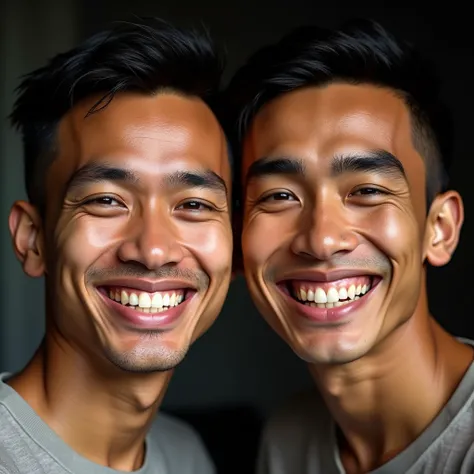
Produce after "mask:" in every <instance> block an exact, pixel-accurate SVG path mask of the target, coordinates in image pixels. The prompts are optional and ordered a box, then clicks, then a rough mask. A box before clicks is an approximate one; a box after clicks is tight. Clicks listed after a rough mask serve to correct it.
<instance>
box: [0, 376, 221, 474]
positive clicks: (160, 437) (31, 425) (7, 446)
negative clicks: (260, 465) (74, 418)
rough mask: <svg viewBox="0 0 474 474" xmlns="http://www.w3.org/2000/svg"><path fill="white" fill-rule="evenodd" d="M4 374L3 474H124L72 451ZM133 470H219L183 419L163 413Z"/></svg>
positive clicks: (152, 473) (150, 473) (167, 473)
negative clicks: (143, 454) (139, 462)
mask: <svg viewBox="0 0 474 474" xmlns="http://www.w3.org/2000/svg"><path fill="white" fill-rule="evenodd" d="M7 376H8V374H0V474H123V471H117V470H115V469H110V468H108V467H104V466H100V465H98V464H95V463H93V462H91V461H89V460H87V459H85V458H84V457H82V456H80V455H79V454H77V453H76V452H75V451H73V450H72V449H71V448H70V447H69V446H68V445H67V444H66V443H64V442H63V441H62V440H61V439H60V438H59V437H58V435H56V433H55V432H54V431H53V430H51V429H50V428H49V427H48V425H47V424H46V423H44V422H43V421H42V420H41V418H40V417H39V416H38V415H37V414H36V413H35V412H34V411H33V409H32V408H31V407H30V405H28V404H27V403H26V401H25V400H24V399H23V398H22V397H20V395H18V393H17V392H16V391H15V390H13V389H12V388H11V387H10V386H9V385H6V384H5V383H4V380H5V379H6V378H7ZM134 474H215V470H214V466H213V464H212V462H211V460H210V458H209V456H208V454H207V452H206V450H205V448H204V445H203V443H202V441H201V439H200V438H199V436H198V435H197V433H196V432H195V431H193V429H192V428H191V427H190V426H188V425H187V424H185V423H184V422H182V421H179V420H177V419H175V418H172V417H170V416H168V415H164V414H162V413H160V414H159V415H158V417H157V419H156V421H155V423H154V424H153V426H152V428H151V430H150V432H149V434H148V436H147V438H146V456H145V462H144V464H143V466H142V467H141V468H140V469H139V470H138V471H134Z"/></svg>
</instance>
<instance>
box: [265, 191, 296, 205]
mask: <svg viewBox="0 0 474 474" xmlns="http://www.w3.org/2000/svg"><path fill="white" fill-rule="evenodd" d="M277 194H288V196H290V197H291V198H292V199H280V200H279V201H291V200H294V201H296V200H297V197H296V196H295V194H294V193H292V192H291V191H288V190H286V189H282V190H278V191H277V190H272V191H267V192H266V193H264V194H263V196H261V197H260V198H259V199H258V200H257V202H259V203H260V202H268V201H269V200H270V198H271V197H273V196H275V195H277ZM275 201H277V200H276V199H275Z"/></svg>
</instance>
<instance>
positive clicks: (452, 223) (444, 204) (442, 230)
mask: <svg viewBox="0 0 474 474" xmlns="http://www.w3.org/2000/svg"><path fill="white" fill-rule="evenodd" d="M463 222H464V206H463V202H462V198H461V196H460V195H459V193H457V192H456V191H448V192H446V193H443V194H440V195H438V196H437V197H436V198H435V200H434V201H433V204H432V205H431V208H430V212H429V214H428V220H427V226H426V232H425V249H424V253H425V258H426V259H427V260H428V262H429V263H430V264H431V265H433V266H436V267H441V266H443V265H446V264H447V263H448V262H449V261H450V260H451V257H452V255H453V253H454V251H455V250H456V247H457V245H458V242H459V234H460V232H461V227H462V224H463Z"/></svg>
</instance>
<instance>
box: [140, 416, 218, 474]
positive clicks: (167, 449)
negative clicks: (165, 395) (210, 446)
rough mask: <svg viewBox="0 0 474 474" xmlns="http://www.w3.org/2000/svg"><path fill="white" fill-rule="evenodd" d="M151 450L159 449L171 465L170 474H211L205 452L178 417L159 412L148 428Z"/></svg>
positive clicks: (210, 464) (212, 473) (195, 433)
mask: <svg viewBox="0 0 474 474" xmlns="http://www.w3.org/2000/svg"><path fill="white" fill-rule="evenodd" d="M149 439H150V443H151V449H154V448H155V449H158V450H159V451H160V452H161V454H162V455H163V456H164V457H165V458H166V459H167V462H168V465H170V466H173V468H172V470H171V471H172V472H178V471H179V472H183V473H188V472H189V473H193V474H194V473H196V474H214V466H213V463H212V461H211V458H210V456H209V454H208V452H207V449H206V447H205V445H204V443H203V441H202V439H201V437H200V436H199V434H198V433H197V431H196V430H195V429H194V428H193V427H192V426H191V425H189V424H188V423H186V422H184V421H183V420H180V419H179V418H177V417H174V416H171V415H168V414H165V413H162V412H160V413H158V415H157V417H156V419H155V421H154V422H153V424H152V427H151V429H150V436H149Z"/></svg>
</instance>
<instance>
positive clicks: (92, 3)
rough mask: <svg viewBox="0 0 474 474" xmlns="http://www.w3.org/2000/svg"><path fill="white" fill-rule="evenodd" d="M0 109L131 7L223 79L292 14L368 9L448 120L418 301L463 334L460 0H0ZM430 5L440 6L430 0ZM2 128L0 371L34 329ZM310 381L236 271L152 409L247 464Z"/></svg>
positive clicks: (468, 81) (9, 146)
mask: <svg viewBox="0 0 474 474" xmlns="http://www.w3.org/2000/svg"><path fill="white" fill-rule="evenodd" d="M0 5H1V10H0V15H1V16H0V25H1V26H2V31H1V34H2V36H1V43H0V46H1V50H0V53H1V55H0V64H1V65H2V69H1V71H0V73H1V76H0V86H1V91H0V111H1V112H2V120H3V117H5V116H6V115H7V113H8V111H9V108H10V107H11V103H12V100H13V94H12V92H13V87H14V86H15V85H16V83H17V78H18V76H19V75H20V74H22V73H24V72H27V71H29V70H30V69H32V68H34V67H37V66H39V65H41V64H42V63H43V62H44V60H45V59H46V58H48V57H50V56H51V55H53V54H56V53H58V52H60V51H62V50H64V49H67V48H69V47H70V46H72V45H73V44H74V43H76V42H77V41H79V40H81V39H84V38H85V37H86V36H89V35H90V34H92V33H94V32H96V31H97V30H98V29H101V28H103V27H104V26H107V25H108V23H109V22H110V21H113V20H123V19H133V17H132V14H135V15H142V16H159V17H161V18H164V19H167V20H171V21H173V22H176V23H178V24H180V25H183V26H196V25H199V24H200V23H204V24H206V25H207V26H208V27H210V30H211V33H212V34H213V36H214V37H215V38H216V39H217V40H219V41H221V42H222V43H223V44H225V46H226V49H227V51H228V54H229V58H228V70H227V73H226V80H227V79H228V78H229V77H230V75H231V74H232V72H233V71H234V70H235V68H236V67H238V66H239V65H240V64H241V62H242V61H243V60H244V59H245V58H246V57H247V56H248V55H249V54H250V53H251V52H252V51H254V50H255V49H256V48H258V47H260V46H262V45H263V44H265V43H267V42H270V41H274V40H277V39H278V38H279V37H281V36H282V35H283V34H284V33H286V32H287V31H289V30H290V29H291V28H293V27H295V26H300V25H302V24H309V23H317V24H320V25H323V26H335V25H337V24H339V22H340V21H342V20H344V19H349V18H352V17H355V16H370V17H372V18H374V19H376V20H378V21H380V22H382V24H383V25H385V26H386V27H389V28H391V29H392V30H393V31H394V32H396V33H398V34H401V35H403V36H404V37H405V38H406V39H409V40H412V41H415V42H416V43H417V44H418V46H419V48H420V49H421V50H422V51H424V52H425V53H426V54H428V55H429V56H430V57H431V58H432V59H433V60H434V61H435V62H436V64H437V66H438V68H439V71H440V74H441V77H442V79H443V82H444V89H443V94H444V96H445V99H446V101H447V102H448V104H449V105H450V107H451V110H452V112H453V116H454V124H455V130H456V142H455V154H454V155H455V161H454V164H453V166H452V169H451V175H452V186H453V187H454V188H455V189H457V190H458V191H460V192H461V194H462V195H463V197H464V199H465V208H466V222H465V225H464V230H463V233H462V237H461V242H460V244H459V247H458V251H457V253H456V254H455V256H454V258H453V260H452V262H451V263H450V264H449V265H448V266H447V267H445V268H443V269H435V270H433V271H431V270H430V272H429V289H430V294H429V296H430V304H431V308H432V311H433V313H434V314H435V316H436V317H437V319H438V320H439V321H440V322H441V323H442V325H444V326H445V327H446V328H447V329H448V330H449V331H451V332H452V333H453V334H455V335H459V336H465V337H473V338H474V318H473V314H474V312H473V311H472V309H471V306H470V305H471V302H470V301H469V300H468V296H469V294H470V291H472V290H469V288H470V283H469V274H468V268H470V266H471V265H472V263H473V261H474V258H473V248H472V244H471V242H472V241H473V238H474V227H473V224H472V219H473V216H474V215H473V212H474V210H473V198H474V190H473V189H472V187H473V180H472V175H471V173H470V172H469V170H470V169H471V168H470V167H469V164H470V163H469V161H472V155H471V153H472V145H471V136H472V133H473V132H472V108H473V92H472V87H473V85H474V80H473V79H474V77H473V41H472V30H473V25H472V23H471V19H470V16H469V15H468V13H467V8H468V7H467V5H468V3H466V4H465V6H464V7H461V6H459V5H460V2H457V3H453V2H449V3H443V4H441V3H440V6H439V7H433V6H432V4H431V5H429V4H426V6H425V7H424V8H421V7H417V6H416V3H413V2H411V3H410V5H411V6H410V7H408V6H407V7H401V6H395V5H393V6H390V5H389V4H387V3H386V2H385V3H383V4H382V3H381V2H377V3H376V2H374V4H373V5H370V3H368V2H367V4H365V5H364V4H362V5H361V4H360V2H353V3H352V4H351V5H352V6H346V4H344V3H343V2H338V1H333V2H329V4H328V2H316V1H309V0H308V1H304V0H292V1H291V2H290V1H282V0H280V1H276V0H275V1H273V2H263V1H262V2H257V1H255V2H249V1H242V0H241V1H236V0H232V1H228V2H226V3H215V2H211V1H201V2H194V1H192V0H173V1H170V0H167V1H163V0H162V1H156V0H155V1H147V0H133V1H125V0H85V1H75V0H64V1H62V2H61V1H59V0H58V1H56V0H43V1H36V2H33V1H25V0H16V1H5V0H4V1H3V2H1V3H0ZM441 5H442V6H441ZM0 124H1V126H2V129H1V131H2V135H1V141H0V146H1V148H0V155H1V166H2V168H1V171H2V173H1V179H2V182H1V192H2V195H1V196H0V205H1V212H2V220H1V223H2V224H1V227H3V228H2V229H0V231H1V232H2V233H1V234H0V237H1V239H2V240H1V241H0V251H1V252H2V260H1V261H2V262H4V263H3V265H2V268H1V269H0V276H1V278H2V280H1V283H2V284H1V285H0V287H1V297H2V299H3V311H2V313H1V314H0V371H14V370H18V369H19V368H20V367H21V366H23V365H24V363H25V362H26V361H27V360H28V358H29V357H30V356H31V355H32V352H33V350H34V349H35V347H36V344H37V343H38V341H39V340H40V338H41V335H42V331H43V309H42V305H43V296H42V283H41V282H39V281H35V282H32V281H30V280H27V279H26V277H24V276H23V275H22V272H21V268H20V267H19V265H18V263H17V262H16V261H15V259H14V257H13V252H12V250H11V244H10V242H9V236H8V232H7V229H6V226H7V224H6V223H7V217H6V216H7V215H8V210H9V207H10V205H11V203H12V201H13V200H14V199H17V198H22V197H24V195H23V189H22V186H23V183H22V178H21V148H20V145H19V142H18V137H16V135H14V134H13V133H12V132H11V131H10V130H9V129H8V125H7V123H6V122H5V121H2V122H0ZM310 384H311V381H310V379H309V376H308V374H307V371H306V368H305V365H304V364H303V363H302V362H301V361H299V360H298V359H297V358H296V356H294V355H293V353H292V352H291V351H290V350H289V349H288V348H287V347H286V346H285V345H284V344H283V342H281V341H280V340H279V339H278V338H277V336H276V335H274V334H273V332H272V331H271V330H270V328H269V327H267V325H266V324H265V323H264V321H263V320H262V319H261V317H260V316H259V315H258V314H257V312H256V310H255V309H254V307H253V305H252V303H251V301H250V299H249V296H248V294H247V291H246V288H245V283H244V281H243V280H242V279H241V278H238V279H237V280H236V281H235V282H234V283H233V284H232V287H231V291H230V293H229V296H228V299H227V302H226V304H225V307H224V310H223V312H222V314H221V316H220V317H219V318H218V320H217V322H216V324H215V325H214V326H213V327H212V328H211V329H210V330H209V332H208V333H207V334H206V335H204V336H203V337H202V339H201V340H199V341H198V342H197V343H196V345H195V346H194V347H193V349H192V350H191V352H190V354H189V356H188V357H187V359H186V360H185V361H184V363H183V364H182V365H181V366H180V367H179V369H178V370H177V372H176V375H175V377H174V379H173V381H172V383H171V385H170V388H169V391H168V393H167V395H166V398H165V402H164V409H165V410H167V411H172V412H175V413H177V414H179V415H180V416H183V417H185V418H186V419H188V420H189V421H191V422H192V423H193V424H194V425H195V426H196V427H197V428H198V430H199V431H200V432H201V434H202V436H203V438H204V440H205V442H206V443H207V444H208V447H209V448H210V450H211V452H212V455H213V457H214V459H215V461H216V463H217V464H218V466H219V468H220V470H219V472H222V473H225V474H232V473H237V472H238V473H241V474H242V473H247V472H252V469H253V465H252V463H253V457H254V454H255V445H256V441H257V437H258V434H259V429H260V421H261V419H262V418H263V417H265V416H266V415H267V414H268V413H269V412H270V411H271V410H272V409H273V408H274V407H275V406H276V405H277V404H279V403H280V402H281V401H282V400H283V399H284V398H285V397H287V396H288V395H289V394H290V393H293V392H294V391H296V390H299V389H301V388H302V387H305V386H308V385H310Z"/></svg>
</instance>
